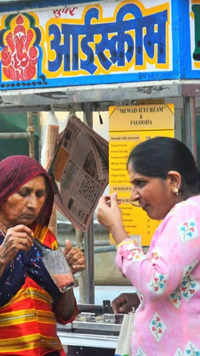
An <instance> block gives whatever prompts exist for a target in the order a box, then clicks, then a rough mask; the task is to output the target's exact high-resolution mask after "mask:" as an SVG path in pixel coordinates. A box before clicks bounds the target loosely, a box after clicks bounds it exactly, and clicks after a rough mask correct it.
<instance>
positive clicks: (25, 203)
mask: <svg viewBox="0 0 200 356" xmlns="http://www.w3.org/2000/svg"><path fill="white" fill-rule="evenodd" d="M46 196H47V193H46V184H45V178H44V177H43V176H37V177H35V178H33V179H31V180H30V181H28V182H27V183H25V184H24V185H23V186H21V187H20V189H19V191H18V192H16V193H13V194H12V195H10V196H9V198H8V199H7V201H6V202H5V203H4V204H3V205H2V206H1V207H0V221H1V222H2V223H3V224H4V225H5V226H6V227H7V228H8V227H11V226H14V225H17V224H24V225H27V226H31V225H32V223H33V222H34V221H35V220H36V218H37V217H38V215H39V213H40V211H41V209H42V207H43V205H44V202H45V200H46Z"/></svg>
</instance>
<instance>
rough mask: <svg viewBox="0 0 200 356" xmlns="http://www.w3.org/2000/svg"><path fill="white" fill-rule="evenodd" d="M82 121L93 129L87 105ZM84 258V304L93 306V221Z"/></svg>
mask: <svg viewBox="0 0 200 356" xmlns="http://www.w3.org/2000/svg"><path fill="white" fill-rule="evenodd" d="M83 112H84V121H85V122H86V123H87V125H88V126H90V127H91V128H92V127H93V113H92V107H91V105H90V104H89V103H86V104H84V105H83ZM85 257H86V271H85V272H86V280H85V282H86V287H85V292H86V301H85V302H86V303H87V304H94V301H95V288H94V229H93V220H92V222H91V224H90V226H89V229H88V231H87V232H86V233H85Z"/></svg>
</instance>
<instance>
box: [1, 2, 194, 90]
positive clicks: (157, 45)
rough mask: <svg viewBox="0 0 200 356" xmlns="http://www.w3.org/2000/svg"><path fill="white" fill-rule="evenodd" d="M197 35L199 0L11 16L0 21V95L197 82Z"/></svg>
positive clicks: (94, 6) (92, 6)
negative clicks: (49, 89) (153, 82)
mask: <svg viewBox="0 0 200 356" xmlns="http://www.w3.org/2000/svg"><path fill="white" fill-rule="evenodd" d="M0 15H1V14H0ZM199 28H200V0H198V1H197V0H193V1H188V2H187V1H179V0H171V1H165V0H154V1H153V0H152V1H149V0H141V1H139V0H135V1H134V0H125V1H112V0H111V1H109V2H108V1H102V2H101V1H97V3H92V4H91V3H90V4H88V3H87V4H86V3H85V4H79V5H76V6H73V7H72V6H70V7H66V6H63V7H62V6H61V7H60V8H52V9H50V8H42V9H40V10H37V11H31V12H25V11H23V12H22V11H17V9H16V12H12V13H9V14H7V15H5V14H2V16H0V54H1V57H0V66H1V77H0V89H1V90H12V89H24V88H38V87H41V88H42V87H61V86H73V85H88V84H103V83H104V84H106V83H120V82H134V81H135V82H137V81H148V80H159V79H160V80H163V79H176V78H200V46H199V43H200V31H199ZM183 58H184V66H182V65H181V64H182V63H183Z"/></svg>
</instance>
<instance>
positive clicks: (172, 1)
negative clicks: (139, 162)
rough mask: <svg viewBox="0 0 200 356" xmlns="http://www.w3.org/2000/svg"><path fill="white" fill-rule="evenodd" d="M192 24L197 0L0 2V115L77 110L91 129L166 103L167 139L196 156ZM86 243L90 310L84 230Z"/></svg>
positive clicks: (198, 35) (89, 293)
mask: <svg viewBox="0 0 200 356" xmlns="http://www.w3.org/2000/svg"><path fill="white" fill-rule="evenodd" d="M199 28H200V0H181V1H180V0H165V1H164V0H152V1H149V0H123V1H122V0H110V1H102V0H96V1H83V0H79V1H78V0H65V1H64V0H52V1H51V2H49V1H47V0H42V1H39V0H35V1H28V0H23V1H17V0H15V1H14V0H13V1H12V0H11V1H1V3H0V52H1V57H0V58H1V59H0V66H1V77H0V89H1V92H0V109H1V111H2V112H9V113H10V112H16V111H18V112H20V111H21V112H40V111H49V110H51V109H52V107H53V108H54V110H56V111H83V113H84V117H85V119H86V121H87V123H88V125H90V126H91V127H92V125H93V113H94V112H95V111H97V112H101V111H108V109H109V107H110V106H127V105H129V106H134V105H137V104H141V105H143V104H144V103H153V104H160V103H162V104H173V105H174V117H175V136H176V137H177V138H180V139H182V140H183V141H184V142H185V143H186V144H187V145H188V146H189V147H190V149H191V150H192V152H193V154H194V156H195V157H196V159H198V142H197V141H198V135H197V132H196V128H197V116H198V110H199V96H200V31H199ZM138 120H140V118H138ZM160 120H162V115H161V116H160ZM85 245H86V259H87V267H86V280H85V289H86V293H85V303H86V304H94V271H93V266H94V260H93V250H94V245H93V225H92V224H91V225H90V227H89V229H88V230H87V231H86V233H85ZM97 323H98V321H97ZM90 324H91V323H90ZM111 324H112V323H111ZM92 325H93V329H95V328H96V327H94V325H95V323H93V324H92ZM76 326H77V325H75V326H74V325H72V326H71V328H73V330H74V329H75V330H76V331H75V336H77V338H79V336H80V335H79V334H80V333H79V331H80V325H79V327H76ZM87 326H88V329H90V328H91V325H90V326H89V325H87ZM98 328H99V329H100V326H99V327H98ZM113 328H114V332H116V328H115V327H113ZM77 330H78V331H77ZM105 330H106V331H105V334H106V335H107V326H105ZM71 331H72V330H70V331H69V330H67V329H64V330H61V331H60V332H61V337H62V338H63V340H66V338H67V333H69V332H70V333H71ZM90 334H91V333H90ZM94 335H96V334H95V333H94ZM70 337H71V335H70ZM112 338H114V339H115V338H116V335H113V336H112V337H111V339H112ZM79 340H80V338H79ZM94 340H95V343H97V337H96V336H94ZM68 341H69V340H68V338H67V343H68ZM77 342H78V341H77ZM90 342H92V341H91V340H90ZM90 342H89V343H90ZM112 342H115V340H111V344H110V345H112V347H114V346H113V343H112ZM95 343H94V344H95ZM100 344H101V346H103V345H104V344H105V341H103V342H102V343H101V342H100ZM90 345H91V344H90Z"/></svg>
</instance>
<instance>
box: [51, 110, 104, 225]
mask: <svg viewBox="0 0 200 356" xmlns="http://www.w3.org/2000/svg"><path fill="white" fill-rule="evenodd" d="M49 174H50V175H51V176H52V177H53V181H54V186H55V204H56V207H57V208H58V209H59V210H60V211H61V213H62V214H63V215H64V216H65V217H66V218H68V219H69V220H70V221H71V223H72V225H73V226H74V227H75V228H78V229H79V230H81V231H86V230H87V229H88V227H89V224H90V222H91V220H92V218H93V214H94V210H95V208H96V206H97V203H98V200H99V198H100V196H101V195H102V194H103V192H104V190H105V188H106V186H107V184H108V142H107V141H106V140H105V139H104V138H103V137H101V136H100V135H98V134H97V133H96V132H95V131H94V130H93V129H91V128H90V127H88V126H87V125H85V124H84V123H83V122H81V120H80V119H78V118H77V117H76V116H72V117H70V119H69V120H68V123H67V126H66V128H65V130H64V131H63V132H62V133H61V134H60V136H59V140H58V144H57V146H56V152H55V155H54V157H53V160H52V162H51V165H50V168H49Z"/></svg>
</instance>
